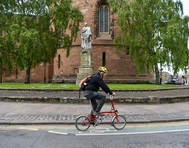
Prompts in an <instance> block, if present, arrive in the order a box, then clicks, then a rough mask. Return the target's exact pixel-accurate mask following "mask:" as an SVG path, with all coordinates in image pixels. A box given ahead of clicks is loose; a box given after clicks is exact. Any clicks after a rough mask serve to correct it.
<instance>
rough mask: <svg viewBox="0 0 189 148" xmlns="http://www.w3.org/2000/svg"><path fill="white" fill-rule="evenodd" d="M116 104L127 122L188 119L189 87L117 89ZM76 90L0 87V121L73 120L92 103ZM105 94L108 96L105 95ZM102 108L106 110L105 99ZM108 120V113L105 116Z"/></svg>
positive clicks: (18, 123)
mask: <svg viewBox="0 0 189 148" xmlns="http://www.w3.org/2000/svg"><path fill="white" fill-rule="evenodd" d="M114 92H116V94H117V95H116V97H115V98H114V102H115V108H116V109H117V110H118V112H119V114H121V115H124V116H125V117H126V120H127V123H152V122H173V121H188V120H189V107H188V106H189V87H186V86H179V87H176V88H171V89H158V90H140V91H139V90H117V91H115V90H114ZM78 96H79V94H78V91H77V90H61V89H9V88H6V89H5V88H0V124H1V125H27V124H74V123H75V119H76V118H77V117H78V116H79V115H87V114H88V113H89V112H90V109H91V106H90V104H89V102H88V100H86V99H85V98H84V97H83V95H82V96H81V98H80V99H79V98H78ZM107 97H108V96H107ZM106 100H107V101H106V103H105V104H104V106H103V108H102V111H109V110H110V109H111V104H110V102H109V99H108V98H107V99H106ZM103 118H104V120H103V121H104V122H105V123H107V122H111V118H112V116H111V115H107V116H104V117H103Z"/></svg>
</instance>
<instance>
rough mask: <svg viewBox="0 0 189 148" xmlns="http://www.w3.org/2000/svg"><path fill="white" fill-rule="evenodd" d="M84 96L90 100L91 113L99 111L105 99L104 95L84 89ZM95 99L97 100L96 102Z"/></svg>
mask: <svg viewBox="0 0 189 148" xmlns="http://www.w3.org/2000/svg"><path fill="white" fill-rule="evenodd" d="M84 96H85V97H86V98H87V99H88V100H89V101H90V102H91V105H92V110H91V114H93V113H94V112H100V110H101V108H102V106H103V105H104V102H105V100H106V96H105V95H103V94H101V93H98V92H92V91H84ZM96 100H99V101H98V102H97V101H96Z"/></svg>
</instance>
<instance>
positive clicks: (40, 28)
mask: <svg viewBox="0 0 189 148" xmlns="http://www.w3.org/2000/svg"><path fill="white" fill-rule="evenodd" d="M0 9H1V10H2V12H4V15H3V16H4V17H5V20H6V21H4V22H2V23H4V25H2V26H3V28H2V30H3V42H6V43H8V42H10V45H11V46H13V47H11V48H9V49H10V50H7V49H6V50H7V51H9V53H11V55H12V58H13V59H15V60H14V61H15V64H16V66H17V67H18V68H20V69H21V70H23V69H26V81H25V83H30V70H31V68H35V67H36V65H37V64H39V63H41V62H44V63H47V62H50V60H51V59H52V58H54V57H55V55H56V53H57V49H58V48H60V47H63V48H66V49H67V56H69V52H70V49H71V45H72V42H73V41H74V40H75V39H76V37H77V33H78V31H79V23H80V22H81V21H83V16H82V14H81V12H80V10H79V8H78V7H73V6H72V0H48V1H47V0H15V1H9V0H4V1H3V2H0ZM0 19H1V20H2V18H0ZM67 29H69V30H70V32H69V33H67V32H66V30H67ZM4 51H5V49H4Z"/></svg>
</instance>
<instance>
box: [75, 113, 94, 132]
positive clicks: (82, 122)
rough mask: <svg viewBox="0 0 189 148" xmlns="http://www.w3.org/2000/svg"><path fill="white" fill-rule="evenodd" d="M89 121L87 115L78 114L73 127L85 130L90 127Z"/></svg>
mask: <svg viewBox="0 0 189 148" xmlns="http://www.w3.org/2000/svg"><path fill="white" fill-rule="evenodd" d="M90 125H91V124H90V121H89V118H88V117H87V116H79V117H77V119H76V121H75V127H76V128H77V129H78V130H79V131H86V130H87V129H88V128H89V127H90Z"/></svg>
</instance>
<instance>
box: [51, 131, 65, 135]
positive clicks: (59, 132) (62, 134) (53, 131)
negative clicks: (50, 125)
mask: <svg viewBox="0 0 189 148" xmlns="http://www.w3.org/2000/svg"><path fill="white" fill-rule="evenodd" d="M48 132H49V133H53V134H60V135H67V134H68V133H62V132H55V131H48Z"/></svg>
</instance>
